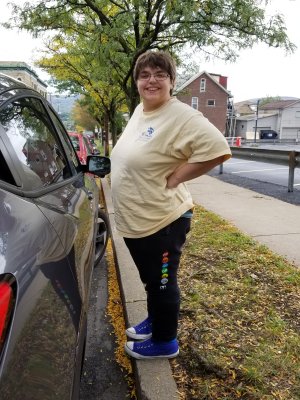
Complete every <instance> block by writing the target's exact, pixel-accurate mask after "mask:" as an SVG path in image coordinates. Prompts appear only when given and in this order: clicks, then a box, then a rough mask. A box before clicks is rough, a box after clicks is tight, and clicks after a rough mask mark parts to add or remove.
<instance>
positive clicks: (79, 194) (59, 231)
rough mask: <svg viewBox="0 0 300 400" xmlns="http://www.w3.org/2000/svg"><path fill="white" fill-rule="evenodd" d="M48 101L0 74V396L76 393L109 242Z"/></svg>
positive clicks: (94, 191)
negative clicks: (92, 300)
mask: <svg viewBox="0 0 300 400" xmlns="http://www.w3.org/2000/svg"><path fill="white" fill-rule="evenodd" d="M109 171H110V160H109V159H108V158H106V157H101V156H94V155H93V156H89V155H88V156H87V158H86V165H82V164H81V163H80V162H79V159H78V156H77V154H76V152H75V150H74V148H73V146H72V143H71V140H70V138H69V135H68V134H67V131H66V129H65V128H64V126H63V124H62V122H61V121H60V119H59V118H58V116H57V114H56V113H55V111H54V110H53V108H52V107H51V105H50V104H49V103H48V102H47V101H46V99H45V98H43V97H42V96H41V95H40V94H39V93H37V92H36V91H34V90H33V89H31V88H29V87H27V86H25V85H24V84H22V83H21V82H19V81H17V80H14V79H12V78H9V77H7V76H5V75H3V74H0V397H1V400H41V399H42V400H47V399H49V400H50V399H61V400H67V399H72V400H74V399H78V398H79V383H80V373H81V366H82V361H83V357H84V347H85V341H86V329H87V310H88V301H89V294H90V286H91V278H92V274H93V267H94V264H95V261H99V259H100V258H101V257H102V255H103V253H104V250H105V245H106V241H107V229H108V225H107V218H106V216H105V214H103V211H102V210H101V209H99V204H98V203H99V192H98V186H97V185H96V182H95V179H94V176H95V175H96V176H104V175H105V174H107V173H108V172H109Z"/></svg>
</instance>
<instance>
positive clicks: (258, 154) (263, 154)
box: [219, 146, 300, 192]
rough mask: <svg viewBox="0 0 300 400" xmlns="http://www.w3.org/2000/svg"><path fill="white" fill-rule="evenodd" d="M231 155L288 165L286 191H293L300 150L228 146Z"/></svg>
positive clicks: (299, 165)
mask: <svg viewBox="0 0 300 400" xmlns="http://www.w3.org/2000/svg"><path fill="white" fill-rule="evenodd" d="M230 149H231V152H232V155H233V156H235V157H237V158H242V159H244V160H254V161H261V162H268V163H273V164H281V165H286V166H288V167H289V177H288V191H289V192H293V191H294V177H295V168H299V167H300V152H299V151H290V150H270V149H259V148H258V149H254V148H252V147H235V146H230ZM219 172H220V174H222V173H223V164H222V165H220V171H219Z"/></svg>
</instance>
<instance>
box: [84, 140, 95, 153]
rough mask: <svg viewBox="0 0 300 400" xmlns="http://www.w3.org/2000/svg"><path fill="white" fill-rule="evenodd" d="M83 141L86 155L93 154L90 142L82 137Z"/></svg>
mask: <svg viewBox="0 0 300 400" xmlns="http://www.w3.org/2000/svg"><path fill="white" fill-rule="evenodd" d="M83 141H84V144H85V147H86V148H87V152H88V154H93V149H92V146H91V144H90V142H89V141H88V139H87V138H86V137H84V136H83Z"/></svg>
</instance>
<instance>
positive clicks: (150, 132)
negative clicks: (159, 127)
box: [138, 126, 154, 141]
mask: <svg viewBox="0 0 300 400" xmlns="http://www.w3.org/2000/svg"><path fill="white" fill-rule="evenodd" d="M153 136H154V128H152V127H151V126H150V127H149V128H147V130H146V131H144V132H142V133H141V134H140V136H139V138H138V140H144V141H148V140H150V139H152V138H153Z"/></svg>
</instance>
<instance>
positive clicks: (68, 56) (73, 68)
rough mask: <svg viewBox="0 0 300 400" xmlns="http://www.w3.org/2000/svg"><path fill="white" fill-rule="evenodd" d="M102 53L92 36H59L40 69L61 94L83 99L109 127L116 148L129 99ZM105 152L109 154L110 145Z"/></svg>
mask: <svg viewBox="0 0 300 400" xmlns="http://www.w3.org/2000/svg"><path fill="white" fill-rule="evenodd" d="M99 51H100V48H99V46H98V45H97V43H96V44H95V40H94V38H90V37H89V36H88V35H86V36H83V35H79V34H76V33H72V32H67V33H65V34H64V35H61V34H57V35H55V36H54V37H53V38H52V41H51V42H49V43H48V44H47V51H46V54H45V56H44V57H42V58H41V59H40V60H39V61H38V65H39V66H40V67H42V68H43V69H45V70H46V71H47V72H49V73H50V74H51V75H52V76H53V77H54V78H55V79H54V81H53V83H54V85H55V86H56V87H57V88H58V89H59V90H64V91H65V90H69V91H70V92H71V93H81V94H82V95H83V98H84V104H85V105H86V106H87V107H88V110H89V113H90V114H91V115H92V116H93V118H95V120H96V121H97V122H98V123H99V125H102V126H103V125H105V126H104V131H105V132H106V133H107V135H108V132H109V131H111V133H112V139H113V143H114V144H115V143H116V136H117V131H116V113H117V111H118V110H119V109H120V108H121V107H122V106H123V104H124V99H125V97H124V93H123V91H122V90H121V88H120V87H119V86H118V85H116V83H115V79H114V75H113V73H112V72H111V70H110V69H109V68H108V67H107V65H106V64H105V63H104V62H102V63H101V61H100V60H101V59H102V58H101V54H100V55H99ZM81 102H83V100H82V101H81ZM109 124H110V128H111V129H110V130H109V129H108V126H109ZM106 141H107V142H108V136H107V137H106ZM105 149H107V151H108V143H106V145H105Z"/></svg>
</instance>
